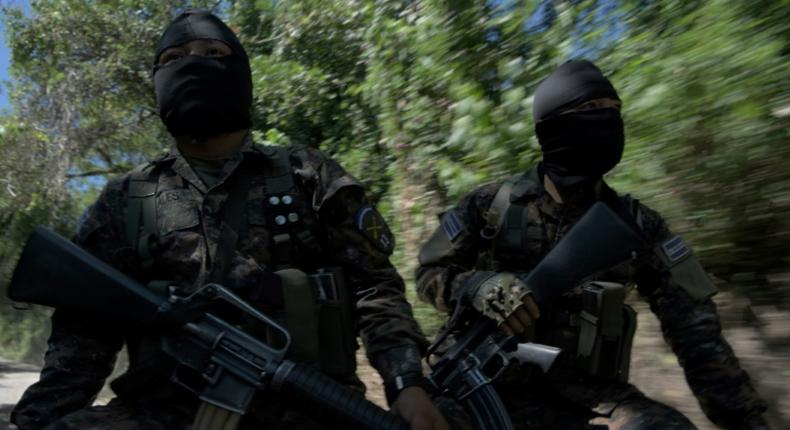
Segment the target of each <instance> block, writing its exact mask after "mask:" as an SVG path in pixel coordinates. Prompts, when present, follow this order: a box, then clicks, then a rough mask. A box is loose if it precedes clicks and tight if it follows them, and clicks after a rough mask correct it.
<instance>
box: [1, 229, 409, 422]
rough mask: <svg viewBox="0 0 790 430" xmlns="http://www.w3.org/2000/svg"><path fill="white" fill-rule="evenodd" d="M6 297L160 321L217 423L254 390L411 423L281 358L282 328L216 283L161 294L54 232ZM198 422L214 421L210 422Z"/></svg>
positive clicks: (31, 243)
mask: <svg viewBox="0 0 790 430" xmlns="http://www.w3.org/2000/svg"><path fill="white" fill-rule="evenodd" d="M8 297H9V298H11V299H12V300H14V301H16V302H24V303H35V304H40V305H45V306H51V307H55V308H64V309H71V310H76V311H84V312H86V313H90V314H92V315H98V316H102V317H105V318H107V319H108V320H112V321H118V322H121V323H126V324H129V325H130V326H134V327H143V326H149V327H160V328H162V332H163V333H167V334H166V335H163V336H162V340H163V343H162V349H163V350H164V351H165V352H166V353H168V354H169V355H171V356H172V357H173V358H175V360H176V361H177V362H178V363H179V366H180V368H182V369H183V368H188V369H191V370H192V371H197V372H198V373H199V374H200V375H201V376H202V380H203V381H204V383H203V384H202V387H201V389H200V391H199V392H198V393H197V394H198V395H199V397H200V399H201V400H202V401H203V405H204V406H205V405H211V407H213V408H214V409H217V408H219V410H222V411H226V412H227V413H228V414H230V415H231V418H230V419H229V420H226V421H225V424H223V425H222V426H221V427H222V428H223V429H224V428H233V427H235V424H236V422H237V421H238V420H239V419H240V417H241V416H242V415H243V414H244V413H245V412H246V411H247V409H248V407H249V405H250V402H251V401H252V397H253V395H254V394H255V393H256V392H258V391H260V390H273V391H275V392H278V391H281V392H286V393H289V394H291V395H294V396H297V397H299V398H304V399H306V400H308V401H310V402H313V404H315V405H318V406H320V407H322V408H324V409H326V410H328V411H331V412H333V413H334V414H335V415H337V416H338V417H340V418H341V419H344V420H345V421H346V422H347V423H348V425H349V428H359V429H371V430H373V429H377V430H378V429H385V430H405V429H408V428H409V426H408V424H406V423H405V422H404V421H403V420H401V419H400V418H399V417H397V416H396V415H394V414H391V413H389V412H387V411H385V410H383V409H381V408H379V407H378V406H376V405H374V404H373V403H371V402H369V401H368V400H366V399H365V398H364V396H362V394H360V393H359V392H358V391H355V390H353V389H351V388H349V387H347V386H344V385H342V384H340V383H338V382H336V381H334V380H332V379H330V378H329V377H327V376H325V375H323V374H322V373H320V372H318V371H317V370H314V369H313V368H312V367H310V366H307V365H303V364H299V363H295V362H293V361H290V360H287V359H285V354H286V352H287V351H288V348H289V346H290V342H291V340H290V335H289V333H288V331H287V330H286V329H285V328H283V327H282V326H280V325H279V324H277V323H276V322H275V321H273V320H272V319H270V318H269V317H267V316H266V315H264V314H263V313H261V312H260V311H258V310H256V309H255V308H253V307H252V306H250V305H249V304H247V303H246V302H245V301H244V300H242V299H241V298H239V297H237V296H236V295H235V294H233V293H232V292H231V291H229V290H227V289H226V288H224V287H222V286H221V285H218V284H208V285H205V286H203V287H201V288H200V289H198V290H197V291H196V292H194V293H193V294H191V295H189V296H187V297H174V296H172V295H171V296H170V297H165V296H162V295H159V294H157V293H155V292H153V291H152V290H151V289H149V288H147V287H145V286H143V285H142V284H140V283H138V282H137V281H135V280H133V279H131V278H130V277H128V276H126V275H124V274H123V273H121V272H120V271H118V270H116V269H115V268H113V267H111V266H110V265H108V264H106V263H104V262H103V261H101V260H99V259H98V258H96V257H94V256H93V255H91V254H90V253H88V252H87V251H85V250H83V249H82V248H80V247H79V246H77V245H75V244H73V243H71V242H70V241H68V240H66V239H65V238H63V237H61V236H59V235H58V234H56V233H54V232H52V231H50V230H46V229H43V228H36V229H35V231H34V232H33V234H32V235H31V236H30V238H29V239H28V241H27V244H26V245H25V248H24V250H23V252H22V256H21V257H20V260H19V263H18V264H17V267H16V269H15V271H14V275H13V279H12V281H11V284H10V285H9V288H8ZM218 303H224V304H226V305H229V306H232V307H233V308H234V309H236V310H237V311H239V312H242V313H244V314H246V315H247V316H249V317H251V318H254V319H255V320H256V321H258V322H260V323H262V324H263V325H265V326H266V327H267V328H268V329H269V330H270V332H271V333H274V335H275V337H276V338H279V341H278V342H277V345H269V344H266V343H264V342H261V341H260V340H258V339H256V338H255V337H252V336H250V335H249V334H247V333H245V332H244V331H243V330H241V329H240V328H238V327H236V326H235V325H233V324H230V323H229V322H227V321H225V320H223V319H222V318H220V317H218V316H217V315H215V314H214V313H212V309H215V308H216V307H217V304H218ZM177 374H178V372H177V373H176V375H177ZM176 375H174V377H175V378H176V379H178V378H177V376H176ZM177 382H178V380H177ZM201 408H203V406H201ZM199 416H200V412H199ZM196 421H197V420H196ZM203 421H206V420H203ZM196 425H197V424H196ZM198 427H203V426H198ZM204 428H206V429H209V428H210V429H212V430H213V429H214V427H212V426H211V425H206V426H205V427H204Z"/></svg>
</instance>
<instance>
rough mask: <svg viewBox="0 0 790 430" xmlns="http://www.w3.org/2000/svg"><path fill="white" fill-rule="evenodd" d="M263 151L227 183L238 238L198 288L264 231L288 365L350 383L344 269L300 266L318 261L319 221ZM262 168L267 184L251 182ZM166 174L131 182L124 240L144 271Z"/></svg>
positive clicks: (350, 310)
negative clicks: (245, 236)
mask: <svg viewBox="0 0 790 430" xmlns="http://www.w3.org/2000/svg"><path fill="white" fill-rule="evenodd" d="M258 148H259V155H260V158H259V157H255V156H253V157H251V158H254V159H253V160H247V159H245V160H244V161H242V163H241V164H240V165H239V166H238V168H237V171H235V172H234V173H233V174H232V175H231V177H230V178H229V179H228V180H229V181H232V182H230V183H229V184H228V185H229V188H230V189H229V193H228V198H227V201H226V202H225V208H224V214H223V215H224V216H223V218H224V219H225V222H226V223H227V225H233V226H232V228H231V230H235V231H233V232H225V231H223V234H222V239H221V242H220V244H219V246H218V247H217V248H218V249H217V252H216V254H217V258H215V261H214V263H215V264H213V267H212V273H209V274H204V275H206V276H204V277H202V278H199V279H198V281H199V283H203V282H221V281H222V278H223V276H224V270H226V269H227V267H222V266H223V264H221V263H222V262H221V261H220V260H222V259H223V258H225V259H229V258H230V256H231V255H232V253H233V252H234V250H235V238H236V237H238V236H240V235H241V234H242V233H243V232H244V231H245V230H248V229H249V228H250V227H251V226H264V227H265V228H266V229H267V230H268V231H269V232H270V233H271V235H272V246H273V249H272V252H271V255H272V261H270V262H268V263H269V266H270V267H271V268H272V269H274V270H278V271H279V273H280V274H281V276H280V278H281V279H282V282H283V287H282V294H281V296H282V308H281V309H274V312H275V313H276V314H277V315H274V316H275V317H281V319H282V320H284V322H285V325H286V327H287V328H288V330H289V332H290V334H291V337H292V346H291V349H290V351H289V353H288V358H290V359H292V360H295V361H298V362H302V363H311V364H315V365H317V366H318V367H320V368H321V369H322V371H324V372H325V373H327V374H329V375H332V376H335V377H337V378H338V379H341V380H347V379H349V378H353V375H354V372H355V370H356V354H355V351H356V348H357V344H356V327H355V319H354V303H353V295H352V293H351V291H350V290H349V287H348V285H347V283H346V282H345V277H344V276H343V273H342V271H341V270H340V269H339V268H314V267H312V266H313V264H314V262H306V261H300V260H304V258H309V257H306V256H305V257H303V258H300V257H302V256H303V254H305V252H306V251H307V253H308V254H310V255H317V254H318V253H319V252H320V248H321V245H320V243H319V241H318V240H317V239H316V229H317V219H316V214H315V213H314V210H313V206H312V202H311V201H310V199H308V198H306V196H305V195H304V193H303V192H302V191H301V189H300V188H299V187H298V186H297V183H296V180H295V176H296V173H295V172H294V168H293V167H292V166H291V163H290V161H289V154H288V151H287V150H286V149H285V148H282V147H276V146H266V147H264V148H260V147H258ZM245 158H246V157H245ZM259 160H260V161H264V163H265V164H264V166H263V168H262V169H261V168H260V167H258V166H254V167H256V169H255V170H256V171H258V172H260V171H263V173H264V174H263V183H262V184H261V183H259V182H260V181H258V182H256V181H255V180H253V175H252V169H251V167H252V166H250V163H251V162H258V161H259ZM167 166H168V164H167V162H164V161H162V160H161V159H160V160H155V161H154V162H152V163H149V164H147V165H144V166H141V167H139V168H137V169H135V170H133V171H132V172H131V174H130V182H129V193H128V202H127V218H126V237H127V241H128V243H129V245H130V246H131V247H132V248H133V250H134V252H135V253H136V255H137V258H138V260H139V262H140V264H141V266H142V267H143V268H144V269H149V268H151V267H152V266H153V264H154V255H155V253H156V246H157V237H158V236H159V234H160V231H159V227H158V223H157V213H158V212H160V211H159V210H158V209H157V206H158V205H160V204H162V203H159V202H158V199H157V194H158V184H159V177H160V175H161V173H162V171H163V169H164V168H165V167H167ZM248 193H262V197H263V198H261V199H255V200H254V201H255V202H262V204H261V207H257V203H256V206H255V207H248V199H247V195H248ZM245 213H246V217H245V216H244V214H245ZM228 218H231V219H230V220H228ZM245 218H246V219H245ZM244 221H246V223H245V222H244ZM228 237H232V238H233V239H231V240H228V239H227V238H228ZM222 241H225V243H223V242H222ZM223 248H224V249H223ZM262 263H265V262H262ZM305 264H307V266H308V267H311V270H312V272H313V273H310V274H307V275H305V274H304V273H303V272H301V271H298V270H293V269H295V268H298V267H302V266H304V265H305ZM217 267H219V269H217ZM300 274H301V275H300ZM169 285H170V283H169V282H167V281H152V282H151V283H150V284H149V286H150V287H151V288H152V289H154V290H156V291H158V292H160V293H163V294H166V293H167V291H165V288H166V287H168V286H169Z"/></svg>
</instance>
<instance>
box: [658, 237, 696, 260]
mask: <svg viewBox="0 0 790 430" xmlns="http://www.w3.org/2000/svg"><path fill="white" fill-rule="evenodd" d="M661 250H662V251H663V253H664V256H665V257H666V260H667V262H668V263H669V264H670V265H673V264H675V263H677V262H678V261H680V260H681V259H682V258H683V257H685V256H687V255H689V254H690V253H691V250H690V249H689V247H688V245H686V242H684V241H683V239H681V237H680V236H674V237H671V238H670V239H669V240H667V241H666V242H664V243H662V244H661Z"/></svg>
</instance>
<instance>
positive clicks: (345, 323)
mask: <svg viewBox="0 0 790 430" xmlns="http://www.w3.org/2000/svg"><path fill="white" fill-rule="evenodd" d="M308 276H309V278H310V281H311V284H312V285H313V288H314V291H315V292H316V297H317V304H318V308H319V313H318V332H317V334H318V345H319V350H320V354H321V361H320V363H321V370H322V371H323V372H324V373H327V374H329V375H332V376H337V377H348V376H351V375H353V374H354V372H355V371H356V368H357V361H356V349H357V340H356V325H355V322H354V321H355V320H354V305H353V301H352V297H351V292H350V290H349V287H348V285H347V283H346V279H345V276H344V274H343V271H342V269H340V268H338V267H333V268H328V269H320V270H319V271H318V272H317V273H314V274H311V275H308Z"/></svg>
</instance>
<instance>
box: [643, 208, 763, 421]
mask: <svg viewBox="0 0 790 430" xmlns="http://www.w3.org/2000/svg"><path fill="white" fill-rule="evenodd" d="M640 218H641V219H640V224H641V225H642V226H643V229H644V231H645V233H646V234H647V237H649V238H654V239H655V243H656V245H657V252H656V256H653V257H651V258H650V260H651V261H650V262H648V263H647V264H645V265H644V266H643V267H641V268H640V269H639V270H638V271H637V277H636V281H637V284H638V285H639V291H640V293H641V294H642V295H643V296H644V297H646V298H647V300H648V302H649V303H650V308H651V310H652V311H653V312H654V313H655V314H656V316H657V317H658V319H659V320H660V322H661V330H662V331H663V333H664V338H665V339H666V341H667V342H668V343H669V345H670V346H671V347H672V350H673V351H674V352H675V354H676V355H677V357H678V360H679V362H680V365H681V366H682V367H683V370H684V372H685V374H686V380H687V381H688V383H689V386H690V387H691V390H692V391H693V392H694V394H695V396H696V397H697V399H698V400H699V402H700V405H701V406H702V409H703V411H704V412H705V414H706V415H707V416H708V418H709V419H710V420H711V421H713V422H714V423H716V424H717V425H719V426H721V427H723V428H728V429H729V428H732V429H735V428H739V427H740V425H741V424H742V423H743V422H744V421H745V420H746V419H748V418H750V417H753V416H755V415H759V414H761V413H762V412H764V411H765V409H766V405H765V402H764V401H763V400H762V399H761V398H760V396H759V395H758V394H757V392H756V391H755V390H754V388H753V387H752V385H751V383H750V381H749V375H747V373H746V372H745V371H744V370H743V369H742V368H741V366H740V364H739V362H738V359H737V358H736V357H735V353H734V352H733V350H732V348H731V347H730V345H729V344H728V343H727V341H726V340H725V339H724V337H723V336H722V332H721V324H720V322H719V316H718V314H717V312H716V305H715V304H714V303H713V301H712V300H711V298H710V296H711V295H712V294H711V291H710V290H709V289H708V287H707V286H705V285H690V284H692V283H697V284H700V283H704V282H710V281H709V280H703V279H700V278H696V279H695V278H693V277H691V276H689V275H688V274H687V273H685V272H683V271H678V270H673V268H670V267H669V266H670V265H672V264H673V263H672V262H671V261H669V260H672V259H673V257H677V258H678V259H680V257H681V256H682V255H681V254H683V253H686V254H690V253H691V250H690V249H688V247H687V246H686V245H685V244H684V243H682V241H680V242H679V240H680V239H679V238H678V237H677V236H673V235H672V234H671V233H670V231H669V229H668V228H667V226H666V224H665V223H664V221H663V220H662V219H661V217H660V216H659V215H658V214H657V213H656V212H654V211H652V210H650V209H648V208H646V207H644V206H643V207H641V208H640ZM684 247H685V248H684ZM662 254H663V255H662ZM687 257H689V258H693V255H689V256H687ZM695 263H696V262H695Z"/></svg>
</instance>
